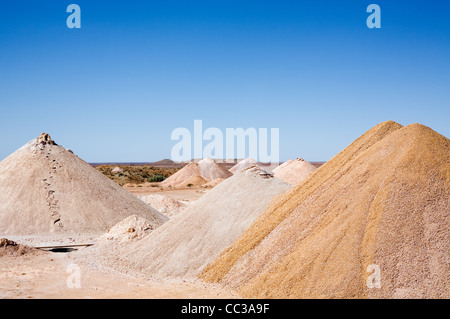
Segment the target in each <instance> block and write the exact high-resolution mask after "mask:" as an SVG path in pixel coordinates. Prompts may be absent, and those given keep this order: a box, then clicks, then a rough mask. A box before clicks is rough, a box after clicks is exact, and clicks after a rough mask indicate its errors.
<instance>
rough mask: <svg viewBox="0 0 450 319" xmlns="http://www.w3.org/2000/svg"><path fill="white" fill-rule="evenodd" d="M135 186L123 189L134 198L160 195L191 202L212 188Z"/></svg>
mask: <svg viewBox="0 0 450 319" xmlns="http://www.w3.org/2000/svg"><path fill="white" fill-rule="evenodd" d="M140 186H141V187H137V186H124V188H125V189H126V190H127V191H129V192H130V193H132V194H134V195H136V196H145V195H150V194H160V195H164V196H168V197H172V198H173V199H176V200H181V201H188V202H192V201H195V200H197V199H199V198H200V197H202V195H204V194H205V193H206V192H208V191H209V190H211V189H212V188H204V187H185V188H173V189H172V188H166V187H164V188H163V187H152V186H145V185H140Z"/></svg>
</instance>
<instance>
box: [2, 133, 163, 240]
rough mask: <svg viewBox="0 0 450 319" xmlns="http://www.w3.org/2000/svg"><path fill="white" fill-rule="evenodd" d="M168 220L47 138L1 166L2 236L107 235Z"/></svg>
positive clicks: (15, 155) (46, 135) (30, 144)
mask: <svg viewBox="0 0 450 319" xmlns="http://www.w3.org/2000/svg"><path fill="white" fill-rule="evenodd" d="M132 214H135V215H139V216H141V217H143V218H146V219H147V220H149V222H150V223H151V224H152V225H153V227H154V228H156V227H158V226H159V225H161V224H163V223H164V222H166V221H167V220H168V218H167V217H165V216H164V215H162V214H161V213H159V212H158V211H156V210H155V209H152V208H151V207H149V206H148V205H146V204H145V203H143V202H142V201H141V200H140V199H138V198H137V197H136V196H134V195H132V194H130V193H129V192H128V191H126V190H125V189H123V188H122V187H120V186H119V185H118V184H116V183H115V182H113V181H112V180H110V179H109V178H107V177H106V176H104V175H103V174H102V173H100V172H99V171H97V170H96V169H95V168H93V167H92V166H90V165H89V164H87V163H86V162H84V161H83V160H81V159H80V158H78V157H77V156H76V155H74V154H73V153H72V152H69V151H68V150H66V149H65V148H63V147H62V146H58V145H56V143H54V142H53V141H52V140H51V139H50V136H49V135H48V134H43V135H41V137H39V138H38V139H34V140H32V141H30V142H29V143H27V144H26V145H24V146H23V147H22V148H20V149H19V150H17V151H16V152H15V153H13V154H12V155H10V156H9V157H7V158H6V159H4V160H3V161H2V162H0V235H2V236H4V235H39V234H42V235H44V234H50V233H53V234H66V233H71V234H80V233H94V232H95V233H103V232H105V231H106V230H108V229H109V228H110V227H112V226H114V225H115V224H117V223H118V222H119V221H121V220H123V219H125V218H126V217H128V216H130V215H132Z"/></svg>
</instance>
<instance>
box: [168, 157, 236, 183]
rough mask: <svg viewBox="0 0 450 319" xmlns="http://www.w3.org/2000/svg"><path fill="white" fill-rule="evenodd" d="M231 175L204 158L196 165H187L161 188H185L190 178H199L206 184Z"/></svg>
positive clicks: (211, 160)
mask: <svg viewBox="0 0 450 319" xmlns="http://www.w3.org/2000/svg"><path fill="white" fill-rule="evenodd" d="M231 175H233V174H231V173H230V172H229V171H228V170H226V169H225V168H223V167H221V166H220V165H219V164H217V163H216V162H215V161H214V160H213V159H210V158H205V159H203V160H201V161H200V162H198V163H189V164H188V165H186V166H185V167H183V168H182V169H181V170H179V171H178V172H176V173H175V174H173V175H172V176H170V177H169V178H168V179H166V180H165V181H163V182H162V183H161V186H165V187H168V186H172V187H186V185H187V184H192V183H191V181H190V180H191V179H192V178H196V179H198V177H201V178H203V179H204V180H205V182H208V181H212V180H214V179H216V178H222V179H225V178H228V177H230V176H231ZM197 184H198V183H197Z"/></svg>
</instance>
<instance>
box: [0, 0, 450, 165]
mask: <svg viewBox="0 0 450 319" xmlns="http://www.w3.org/2000/svg"><path fill="white" fill-rule="evenodd" d="M71 3H75V4H78V5H79V6H80V7H81V10H82V12H81V18H82V22H81V23H82V28H81V29H68V28H67V26H66V19H67V17H68V15H69V14H68V13H66V8H67V6H68V5H69V4H71ZM371 3H376V4H378V5H380V7H381V19H382V22H381V23H382V28H381V29H377V30H375V29H368V28H367V26H366V18H367V17H368V15H369V14H368V13H366V8H367V6H368V5H369V4H371ZM449 17H450V1H447V0H442V1H410V0H396V1H386V0H371V1H365V0H351V1H350V0H341V1H331V0H330V1H321V0H316V1H299V0H296V1H263V0H259V1H242V0H240V1H234V0H226V1H222V0H220V1H219V0H217V1H216V0H207V1H190V0H183V1H171V0H164V1H136V0H128V1H115V0H114V1H98V0H72V1H55V0H52V1H49V0H40V1H21V0H17V1H2V2H0V114H1V125H0V134H1V136H2V138H1V139H0V159H3V158H5V157H6V156H8V155H9V154H10V153H12V152H13V151H14V150H16V149H17V148H18V147H20V146H22V145H23V144H25V143H26V142H27V141H29V140H31V139H32V138H35V137H37V136H38V135H39V134H40V133H41V132H48V133H50V134H51V135H52V137H53V138H54V139H55V140H56V141H57V142H58V143H60V144H62V145H63V146H65V147H67V148H71V149H73V150H74V152H75V153H76V154H77V155H79V156H80V157H81V158H83V159H85V160H86V161H89V162H105V161H116V162H123V161H127V162H129V161H156V160H159V159H162V158H168V157H169V156H170V151H171V148H172V146H173V145H174V144H175V142H173V141H171V140H170V134H171V132H172V130H173V129H175V128H177V127H186V128H192V126H193V121H194V120H196V119H201V120H203V125H204V127H218V128H220V129H223V130H225V128H227V127H243V128H248V127H256V128H259V127H266V128H271V127H277V128H279V129H280V146H281V147H280V155H281V159H282V160H286V159H288V158H295V157H299V156H301V157H304V158H305V159H307V160H309V161H325V160H328V159H330V158H331V157H332V156H334V155H335V154H336V153H337V152H339V151H340V150H341V149H342V148H344V147H345V146H347V145H348V144H349V143H351V142H352V141H353V140H354V139H355V138H357V137H358V136H360V135H361V134H362V133H363V132H365V131H366V130H368V129H369V128H371V127H372V126H374V125H376V124H377V123H379V122H381V121H386V120H394V121H397V122H399V123H401V124H403V125H407V124H411V123H416V122H419V123H422V124H425V125H427V126H430V127H431V128H433V129H434V130H436V131H438V132H439V133H441V134H443V135H445V136H447V137H449V136H450V127H449V118H450V18H449Z"/></svg>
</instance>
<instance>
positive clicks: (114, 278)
mask: <svg viewBox="0 0 450 319" xmlns="http://www.w3.org/2000/svg"><path fill="white" fill-rule="evenodd" d="M90 250H92V248H82V249H79V250H78V251H73V252H70V253H52V252H46V251H41V250H38V251H37V252H33V253H29V254H26V255H23V256H16V257H11V256H3V257H0V298H2V299H5V298H39V299H43V298H46V299H53V298H55V299H66V298H67V299H73V298H76V299H78V298H80V299H90V298H95V299H97V298H101V299H104V298H124V299H140V298H146V299H173V298H183V299H184V298H186V299H201V298H237V296H236V295H235V294H233V293H232V292H230V291H227V290H225V289H223V288H222V287H220V286H218V285H212V284H207V283H203V282H201V281H183V280H181V279H180V280H165V281H162V280H159V281H156V280H152V279H145V278H142V277H140V276H133V275H130V274H124V273H120V272H118V271H116V270H112V269H107V268H104V267H103V266H102V265H101V264H100V263H99V262H97V258H96V255H95V253H92V252H91V251H90ZM69 265H76V267H78V268H79V270H80V271H79V274H80V276H79V278H80V280H79V283H80V288H73V287H72V288H69V286H68V284H67V283H68V281H69V285H70V284H71V283H72V284H73V283H76V281H75V280H74V272H73V271H74V269H75V268H68V267H69ZM72 267H73V266H72Z"/></svg>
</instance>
